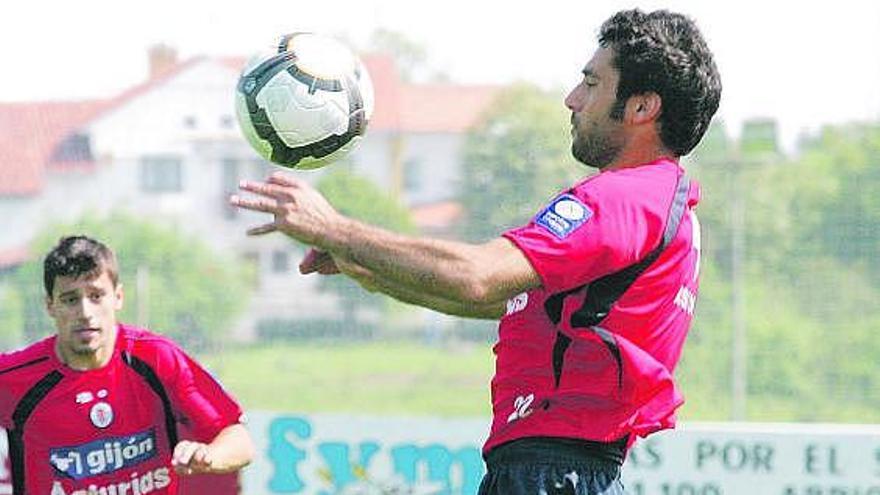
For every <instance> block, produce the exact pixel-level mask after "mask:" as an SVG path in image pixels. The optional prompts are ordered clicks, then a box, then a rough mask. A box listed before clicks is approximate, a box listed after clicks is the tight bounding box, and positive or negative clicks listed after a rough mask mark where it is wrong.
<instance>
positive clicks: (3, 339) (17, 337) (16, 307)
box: [0, 280, 24, 349]
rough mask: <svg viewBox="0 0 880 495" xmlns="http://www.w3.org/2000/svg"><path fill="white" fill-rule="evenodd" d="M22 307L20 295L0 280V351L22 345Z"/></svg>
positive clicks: (10, 285)
mask: <svg viewBox="0 0 880 495" xmlns="http://www.w3.org/2000/svg"><path fill="white" fill-rule="evenodd" d="M23 332H24V305H23V302H22V299H21V294H20V293H19V292H18V291H16V290H14V287H12V284H9V283H8V282H4V281H3V280H0V349H12V348H14V347H17V346H19V345H20V344H22V335H23Z"/></svg>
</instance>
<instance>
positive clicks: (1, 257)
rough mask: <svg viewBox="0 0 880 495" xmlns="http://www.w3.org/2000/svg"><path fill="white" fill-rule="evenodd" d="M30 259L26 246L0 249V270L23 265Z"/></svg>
mask: <svg viewBox="0 0 880 495" xmlns="http://www.w3.org/2000/svg"><path fill="white" fill-rule="evenodd" d="M29 257H30V251H29V250H28V248H27V247H26V246H21V247H15V248H8V249H0V269H2V268H7V267H10V266H16V265H20V264H22V263H24V262H25V261H27V260H28V258H29Z"/></svg>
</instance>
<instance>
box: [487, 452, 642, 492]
mask: <svg viewBox="0 0 880 495" xmlns="http://www.w3.org/2000/svg"><path fill="white" fill-rule="evenodd" d="M597 446H598V448H597ZM625 448H626V440H625V439H624V440H622V441H620V442H615V443H611V444H598V443H595V442H585V441H579V440H570V439H560V438H524V439H521V440H516V441H513V442H510V443H506V444H504V445H500V446H498V447H496V448H494V449H492V451H491V452H489V453H488V454H487V455H486V469H487V472H486V476H485V477H483V482H482V483H480V492H479V495H626V491H625V490H624V488H623V483H621V481H620V466H621V464H622V463H623V455H624V452H625Z"/></svg>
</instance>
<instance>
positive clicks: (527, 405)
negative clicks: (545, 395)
mask: <svg viewBox="0 0 880 495" xmlns="http://www.w3.org/2000/svg"><path fill="white" fill-rule="evenodd" d="M532 402H535V394H529V395H526V396H522V395H520V396H519V397H517V398H516V400H515V401H513V412H512V413H510V416H508V417H507V422H508V423H512V422H514V421H516V420H518V419H522V418H525V417H527V416H528V415H529V414H532Z"/></svg>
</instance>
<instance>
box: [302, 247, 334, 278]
mask: <svg viewBox="0 0 880 495" xmlns="http://www.w3.org/2000/svg"><path fill="white" fill-rule="evenodd" d="M299 272H300V273H302V274H303V275H307V274H309V273H314V272H318V273H319V274H321V275H333V274H336V273H339V269H338V268H337V267H336V262H335V261H334V260H333V257H332V256H330V253H327V252H325V251H319V250H317V249H310V250H309V252H308V253H306V255H305V257H304V258H303V260H302V261H301V262H300V264H299Z"/></svg>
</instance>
